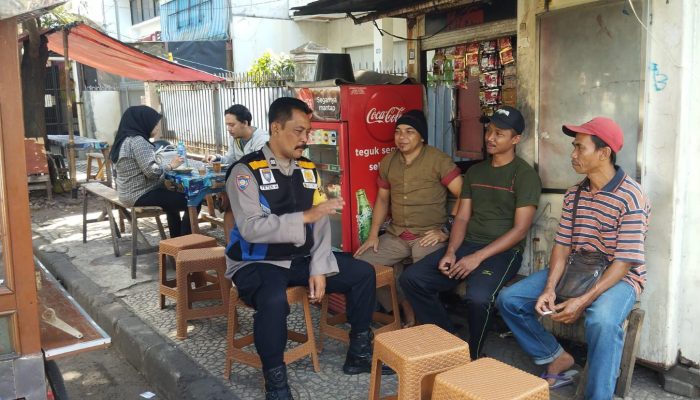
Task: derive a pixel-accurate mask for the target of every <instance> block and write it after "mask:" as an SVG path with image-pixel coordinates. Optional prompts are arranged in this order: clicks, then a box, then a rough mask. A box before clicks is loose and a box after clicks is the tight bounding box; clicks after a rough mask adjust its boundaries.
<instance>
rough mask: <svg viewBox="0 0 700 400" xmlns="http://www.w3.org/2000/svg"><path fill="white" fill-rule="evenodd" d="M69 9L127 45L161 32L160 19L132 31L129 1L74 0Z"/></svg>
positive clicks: (152, 20) (150, 21) (153, 19)
mask: <svg viewBox="0 0 700 400" xmlns="http://www.w3.org/2000/svg"><path fill="white" fill-rule="evenodd" d="M67 9H69V10H70V11H71V12H73V13H75V14H79V15H82V16H84V17H86V18H88V19H90V20H91V21H93V22H95V23H96V24H97V25H98V26H99V27H100V28H101V29H102V30H103V31H105V33H107V34H108V35H110V36H112V37H114V38H116V39H119V40H121V41H123V42H127V43H130V42H135V41H137V40H138V39H140V38H142V37H144V36H148V35H150V34H152V33H153V32H156V31H159V30H160V18H152V19H150V20H148V21H144V22H142V23H140V24H137V25H136V28H133V29H132V25H131V8H130V6H129V0H72V1H71V2H70V3H68V5H67ZM117 19H118V20H119V26H118V27H117Z"/></svg>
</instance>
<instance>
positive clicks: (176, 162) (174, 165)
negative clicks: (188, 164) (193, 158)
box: [170, 156, 185, 169]
mask: <svg viewBox="0 0 700 400" xmlns="http://www.w3.org/2000/svg"><path fill="white" fill-rule="evenodd" d="M183 162H185V159H184V158H182V157H180V156H175V157H173V159H172V160H170V169H175V168H177V167H179V166H180V165H182V163H183Z"/></svg>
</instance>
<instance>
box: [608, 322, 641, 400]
mask: <svg viewBox="0 0 700 400" xmlns="http://www.w3.org/2000/svg"><path fill="white" fill-rule="evenodd" d="M627 321H628V324H627V332H626V334H625V346H624V347H623V348H622V360H620V376H619V377H618V378H617V385H616V387H615V394H616V395H617V396H620V397H623V398H624V397H625V395H626V394H627V393H628V392H629V390H630V385H632V374H633V373H634V363H635V361H636V359H637V349H638V348H639V338H640V337H641V334H642V323H643V322H644V310H642V309H639V308H636V309H634V310H632V312H631V313H630V315H629V317H628V318H627Z"/></svg>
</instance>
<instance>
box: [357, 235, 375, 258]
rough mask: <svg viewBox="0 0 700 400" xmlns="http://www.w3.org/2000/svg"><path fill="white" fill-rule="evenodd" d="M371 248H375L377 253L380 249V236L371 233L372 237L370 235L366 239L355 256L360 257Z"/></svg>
mask: <svg viewBox="0 0 700 400" xmlns="http://www.w3.org/2000/svg"><path fill="white" fill-rule="evenodd" d="M370 248H371V249H372V250H374V252H375V253H376V252H377V251H379V237H377V236H371V235H370V237H368V238H367V240H365V242H364V243H362V246H360V248H359V249H357V251H356V252H355V254H354V256H355V257H358V256H360V255H361V254H362V253H364V252H365V251H367V250H368V249H370Z"/></svg>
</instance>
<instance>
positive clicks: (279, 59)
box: [248, 51, 294, 79]
mask: <svg viewBox="0 0 700 400" xmlns="http://www.w3.org/2000/svg"><path fill="white" fill-rule="evenodd" d="M248 73H250V74H252V75H254V76H255V77H267V78H269V79H292V78H293V77H294V62H293V61H292V58H291V57H290V56H289V55H287V54H278V55H275V54H272V53H270V52H269V51H266V52H265V53H263V55H261V56H260V57H258V58H257V59H256V60H255V61H253V65H252V66H251V67H250V69H249V70H248Z"/></svg>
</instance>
